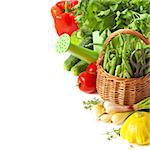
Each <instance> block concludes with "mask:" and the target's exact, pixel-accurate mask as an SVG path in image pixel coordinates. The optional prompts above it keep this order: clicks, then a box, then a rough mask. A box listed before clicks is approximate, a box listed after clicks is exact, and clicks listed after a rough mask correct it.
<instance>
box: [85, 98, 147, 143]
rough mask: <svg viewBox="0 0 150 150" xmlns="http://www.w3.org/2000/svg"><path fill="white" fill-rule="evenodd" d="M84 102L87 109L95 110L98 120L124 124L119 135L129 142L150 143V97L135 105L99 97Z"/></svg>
mask: <svg viewBox="0 0 150 150" xmlns="http://www.w3.org/2000/svg"><path fill="white" fill-rule="evenodd" d="M83 104H84V108H85V109H87V110H94V112H95V114H96V117H97V120H98V121H103V122H107V123H113V124H116V125H122V126H121V128H120V130H118V132H119V133H120V134H119V135H120V136H121V137H122V138H123V139H125V140H127V141H128V142H129V143H135V144H139V145H146V144H150V134H149V131H150V97H148V98H146V99H144V100H142V101H141V102H139V103H137V104H134V105H133V106H122V105H117V104H112V103H110V102H107V101H102V100H100V99H97V98H94V99H93V100H88V101H84V102H83Z"/></svg>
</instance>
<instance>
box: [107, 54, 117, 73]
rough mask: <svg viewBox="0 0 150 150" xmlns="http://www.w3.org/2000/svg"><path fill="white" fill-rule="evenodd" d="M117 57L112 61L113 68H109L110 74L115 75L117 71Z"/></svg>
mask: <svg viewBox="0 0 150 150" xmlns="http://www.w3.org/2000/svg"><path fill="white" fill-rule="evenodd" d="M116 60H117V59H116V57H114V58H113V59H112V61H111V68H110V70H109V74H111V75H114V73H115V68H116Z"/></svg>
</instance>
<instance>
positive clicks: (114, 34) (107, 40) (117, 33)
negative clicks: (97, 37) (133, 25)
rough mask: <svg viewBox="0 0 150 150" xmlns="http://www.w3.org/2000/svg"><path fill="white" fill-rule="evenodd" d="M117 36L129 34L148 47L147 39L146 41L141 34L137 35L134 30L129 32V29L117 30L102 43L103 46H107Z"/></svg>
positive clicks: (149, 41)
mask: <svg viewBox="0 0 150 150" xmlns="http://www.w3.org/2000/svg"><path fill="white" fill-rule="evenodd" d="M119 34H131V35H135V36H137V37H138V38H140V39H141V40H142V41H143V42H144V43H145V44H146V45H150V40H149V39H146V38H145V37H144V36H143V35H142V34H141V33H139V32H138V31H134V30H131V29H120V30H117V31H115V32H113V33H111V34H110V35H109V36H108V38H107V39H106V40H105V42H104V45H105V46H106V45H108V43H109V42H110V41H111V40H112V39H113V38H114V37H115V36H117V35H119Z"/></svg>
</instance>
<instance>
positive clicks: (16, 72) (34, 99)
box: [0, 0, 143, 150]
mask: <svg viewBox="0 0 150 150" xmlns="http://www.w3.org/2000/svg"><path fill="white" fill-rule="evenodd" d="M54 3H55V1H52V0H49V1H48V2H47V1H43V0H24V1H23V0H13V1H11V0H5V1H0V150H61V149H64V150H79V149H82V150H85V149H86V150H99V149H106V150H107V149H113V148H114V149H125V150H127V149H129V145H128V144H127V143H126V142H124V141H122V140H120V139H117V140H113V141H111V142H108V141H107V140H106V138H105V136H104V135H103V133H105V132H106V131H109V130H111V129H112V126H111V125H109V124H103V123H97V122H96V121H95V118H94V116H93V115H91V114H90V113H88V112H86V111H85V110H84V109H83V105H82V101H83V100H87V99H89V98H90V97H94V95H86V94H84V93H81V92H80V91H79V90H78V88H77V87H76V86H75V85H76V78H75V77H73V76H72V75H71V74H70V73H68V72H65V71H64V70H63V61H64V57H65V56H58V55H57V54H56V53H55V43H56V40H57V38H58V37H57V35H56V33H55V30H54V26H53V20H52V18H51V16H50V13H49V10H50V8H51V6H52V5H53V4H54ZM138 149H143V147H142V148H141V147H140V148H138Z"/></svg>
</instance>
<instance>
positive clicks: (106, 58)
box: [103, 46, 109, 70]
mask: <svg viewBox="0 0 150 150" xmlns="http://www.w3.org/2000/svg"><path fill="white" fill-rule="evenodd" d="M108 57H109V47H108V46H107V47H106V50H105V55H104V63H103V68H104V70H106V64H107V62H108Z"/></svg>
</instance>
